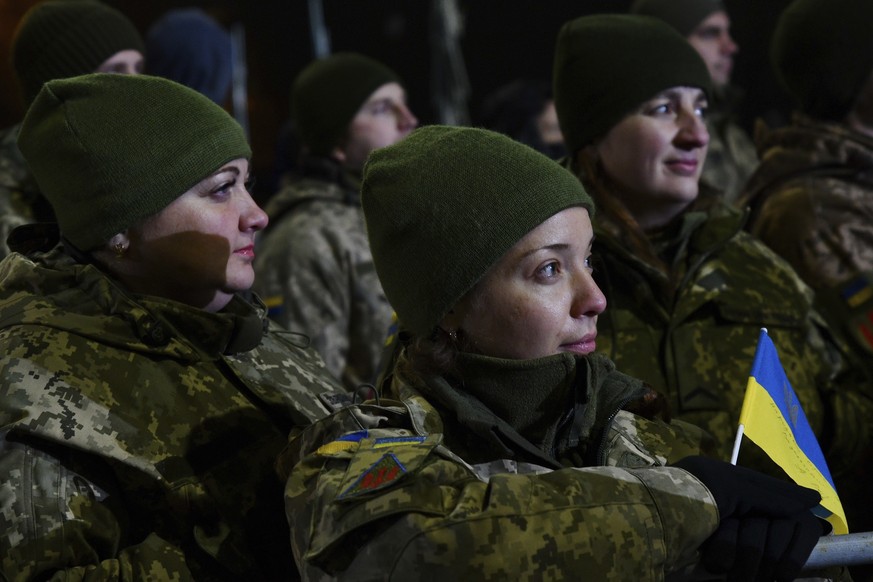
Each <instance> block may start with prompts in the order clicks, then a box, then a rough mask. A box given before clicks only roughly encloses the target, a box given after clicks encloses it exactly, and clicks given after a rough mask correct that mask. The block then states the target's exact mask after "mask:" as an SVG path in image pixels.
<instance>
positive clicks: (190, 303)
mask: <svg viewBox="0 0 873 582" xmlns="http://www.w3.org/2000/svg"><path fill="white" fill-rule="evenodd" d="M19 144H20V146H21V151H22V152H23V153H24V155H25V157H26V159H27V162H28V164H29V167H30V168H31V170H32V171H33V174H34V176H35V177H36V180H37V181H38V183H39V186H40V189H41V191H42V192H44V193H45V195H46V196H47V197H48V198H49V200H50V201H51V203H52V206H53V207H54V209H55V211H56V213H57V217H58V226H59V229H58V227H57V226H54V225H44V224H43V225H29V226H24V227H19V229H17V230H16V231H15V232H14V233H13V236H12V237H11V241H12V243H13V248H14V249H15V250H16V251H18V252H14V253H12V254H11V255H9V256H8V257H7V258H6V259H5V260H4V261H3V262H2V263H0V426H2V433H0V474H2V475H3V479H2V482H0V507H2V508H3V509H2V518H0V578H3V579H4V580H30V579H40V580H45V579H48V578H52V577H61V578H64V579H84V578H87V579H101V580H102V579H113V580H116V579H124V580H128V579H145V578H147V579H153V580H192V579H197V580H241V579H253V580H279V579H288V578H289V577H292V576H293V573H294V570H295V569H294V564H293V560H292V559H291V556H290V554H289V546H288V541H287V540H288V527H287V524H286V523H285V521H284V519H282V509H281V483H280V482H279V481H278V480H277V479H276V476H275V473H274V471H273V462H274V460H275V457H276V455H277V454H278V453H279V451H280V450H281V448H282V446H283V444H284V442H285V440H286V435H287V434H288V431H289V430H290V429H292V428H293V427H294V426H297V425H300V424H305V423H308V422H310V421H312V420H314V419H316V418H318V417H320V416H323V415H325V414H326V413H327V411H328V409H327V408H326V407H325V406H324V405H323V404H321V402H320V401H319V400H318V395H319V394H320V393H324V392H333V391H335V390H342V389H341V388H340V387H339V386H337V385H335V384H334V383H333V382H332V380H330V379H329V377H328V375H327V374H326V372H325V370H324V366H323V363H322V362H321V360H320V358H319V357H318V356H317V355H316V354H315V353H314V352H312V351H311V350H310V349H308V348H305V347H301V342H300V340H299V339H297V338H295V337H294V336H291V335H290V334H287V333H285V332H283V331H281V330H279V329H277V328H276V327H274V326H272V325H270V324H269V323H268V321H267V320H266V319H265V315H264V314H265V309H264V306H263V304H262V303H261V302H260V301H259V300H257V299H256V298H254V297H251V298H249V299H247V298H246V297H245V296H246V294H247V291H248V289H249V287H250V286H251V284H252V279H253V271H252V260H253V258H254V257H253V251H252V249H253V243H254V236H255V234H256V233H257V232H258V231H260V230H261V229H262V228H263V227H264V226H265V225H266V215H265V214H264V213H263V212H262V211H261V209H260V208H258V207H257V205H255V203H254V202H253V201H252V199H251V197H250V195H249V192H248V191H247V189H246V180H247V179H248V172H249V161H248V159H249V157H250V155H251V150H250V148H249V145H248V143H247V142H246V139H245V136H244V134H243V131H242V129H241V128H240V127H239V125H238V124H237V123H236V122H235V121H234V120H233V119H232V118H231V117H230V116H229V115H228V114H227V113H226V112H224V111H223V110H222V109H221V108H220V107H219V106H218V105H216V104H214V103H213V102H212V101H210V100H209V99H208V98H207V97H205V96H203V95H201V94H200V93H197V92H196V91H193V90H191V89H188V88H186V87H183V86H181V85H178V84H176V83H174V82H172V81H168V80H165V79H159V78H156V77H147V76H127V75H107V74H92V75H86V76H82V77H72V78H69V79H63V80H54V81H49V82H48V83H46V84H45V86H44V87H43V89H42V90H41V91H40V93H39V94H38V96H37V97H36V99H35V100H34V102H33V104H32V105H31V107H30V109H29V110H28V113H27V116H26V117H25V120H24V124H23V126H22V129H21V134H20V138H19ZM295 340H296V341H295Z"/></svg>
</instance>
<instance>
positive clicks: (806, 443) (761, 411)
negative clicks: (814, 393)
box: [731, 329, 849, 534]
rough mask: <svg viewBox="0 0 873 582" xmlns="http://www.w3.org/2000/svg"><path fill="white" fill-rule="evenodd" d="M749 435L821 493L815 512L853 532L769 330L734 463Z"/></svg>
mask: <svg viewBox="0 0 873 582" xmlns="http://www.w3.org/2000/svg"><path fill="white" fill-rule="evenodd" d="M743 434H745V435H746V436H748V437H749V438H750V439H752V441H753V442H754V443H755V444H757V445H758V446H759V447H760V448H761V449H762V450H763V451H764V452H765V453H767V455H768V456H769V457H770V458H771V459H772V460H773V461H774V462H775V463H776V464H777V465H779V466H780V467H782V469H783V470H784V471H785V472H786V473H787V474H788V476H789V477H791V478H792V479H794V482H795V483H797V484H798V485H802V486H804V487H809V488H811V489H815V490H817V491H818V492H819V493H820V494H821V504H820V506H819V507H818V508H817V509H816V510H815V513H816V514H817V515H818V516H819V517H822V518H823V519H826V520H827V521H828V522H830V523H831V525H833V528H834V533H835V534H845V533H849V528H848V525H847V523H846V515H845V513H844V512H843V505H842V503H840V498H839V496H838V495H837V490H836V487H835V486H834V481H833V479H832V478H831V473H830V470H829V469H828V466H827V463H826V462H825V458H824V455H823V454H822V452H821V447H820V446H819V444H818V440H816V438H815V434H814V433H813V432H812V427H810V426H809V421H808V420H807V419H806V414H804V412H803V408H801V406H800V401H799V400H798V399H797V395H796V394H795V393H794V389H793V388H792V387H791V383H790V382H789V381H788V377H787V376H786V375H785V369H784V368H783V367H782V363H781V362H780V361H779V354H778V353H777V352H776V346H774V345H773V341H772V340H771V339H770V336H769V335H767V330H766V329H762V330H761V335H760V337H759V338H758V347H757V349H756V351H755V361H754V363H753V364H752V372H751V375H750V377H749V383H748V385H747V386H746V395H745V398H744V399H743V407H742V410H741V411H740V426H739V430H737V438H736V441H735V442H734V450H733V455H732V456H731V463H733V464H736V462H737V455H738V453H739V448H740V441H741V440H742V438H743Z"/></svg>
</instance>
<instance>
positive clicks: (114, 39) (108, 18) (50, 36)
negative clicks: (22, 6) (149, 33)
mask: <svg viewBox="0 0 873 582" xmlns="http://www.w3.org/2000/svg"><path fill="white" fill-rule="evenodd" d="M123 50H136V51H139V52H140V53H143V54H145V48H144V45H143V41H142V37H141V36H140V34H139V31H137V29H136V27H135V26H134V25H133V23H132V22H131V21H130V20H128V18H127V17H126V16H125V15H124V14H122V13H121V12H119V11H118V10H116V9H114V8H110V7H109V6H106V5H105V4H102V3H100V2H96V1H94V0H50V1H49V2H43V3H41V4H37V5H36V6H34V7H33V8H31V9H30V10H29V11H28V12H27V13H26V14H25V15H24V18H23V19H22V21H21V23H20V24H19V25H18V28H17V29H16V31H15V35H14V38H13V40H12V64H13V66H14V67H15V74H16V76H17V77H18V82H19V84H20V85H21V89H22V91H23V93H24V99H25V102H26V103H28V104H30V102H31V101H33V100H34V98H35V97H36V94H37V93H39V90H40V88H41V87H42V85H43V83H45V82H46V81H51V80H52V79H64V78H66V77H75V76H77V75H85V74H87V73H93V72H94V71H96V70H97V67H99V66H100V65H102V64H103V62H104V61H106V59H108V58H109V57H111V56H112V55H114V54H115V53H117V52H120V51H123Z"/></svg>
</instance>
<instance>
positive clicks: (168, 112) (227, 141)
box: [18, 73, 251, 251]
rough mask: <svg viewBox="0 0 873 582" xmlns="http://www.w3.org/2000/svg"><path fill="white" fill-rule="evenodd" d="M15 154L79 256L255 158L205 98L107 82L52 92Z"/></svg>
mask: <svg viewBox="0 0 873 582" xmlns="http://www.w3.org/2000/svg"><path fill="white" fill-rule="evenodd" d="M18 146H19V148H20V149H21V152H22V154H24V158H25V159H26V160H27V164H28V166H29V167H30V170H31V171H32V172H33V176H34V178H36V182H37V185H38V186H39V188H40V190H41V191H42V193H43V194H44V195H45V197H46V198H47V199H48V201H49V202H50V203H51V205H52V207H53V209H54V211H55V215H56V216H57V219H58V224H59V226H60V229H61V233H62V234H63V235H64V236H65V237H66V238H67V239H68V240H69V241H70V242H72V243H73V244H74V245H75V246H76V247H78V248H79V249H80V250H83V251H88V250H91V249H93V248H95V247H97V246H99V245H101V244H103V243H105V242H106V241H108V240H109V239H110V238H111V237H112V236H114V235H115V234H117V233H119V232H122V231H123V230H125V229H127V228H128V227H131V226H134V225H136V224H138V223H140V222H141V221H142V220H143V219H145V218H148V217H149V216H152V215H153V214H156V213H157V212H159V211H160V210H162V209H163V208H165V207H166V206H167V205H169V204H170V203H171V202H173V201H174V200H175V199H176V198H178V197H179V196H181V195H182V194H184V193H185V192H186V191H188V190H190V189H191V187H193V186H194V185H195V184H197V183H198V182H200V181H201V180H203V179H204V178H206V177H207V176H209V175H210V174H212V173H213V172H214V171H215V170H217V169H219V168H220V167H221V166H222V165H223V164H224V163H226V162H228V161H230V160H234V159H237V158H248V157H250V156H251V149H250V148H249V145H248V142H247V141H246V136H245V134H244V132H243V130H242V128H241V127H240V126H239V124H238V123H237V122H236V121H234V119H233V118H232V117H231V116H230V115H228V113H227V112H226V111H224V110H223V109H222V108H221V107H219V106H218V105H216V104H215V103H213V102H212V101H211V100H210V99H209V98H208V97H206V96H204V95H202V94H200V93H198V92H197V91H194V90H193V89H189V88H187V87H184V86H182V85H180V84H178V83H175V82H173V81H170V80H167V79H162V78H158V77H151V76H147V75H113V74H107V73H95V74H90V75H84V76H81V77H71V78H69V79H57V80H54V81H49V82H48V83H46V84H45V85H44V86H43V88H42V90H41V91H40V92H39V94H38V95H37V97H36V99H35V100H34V102H33V104H32V105H31V106H30V109H29V110H28V111H27V115H26V116H25V117H24V122H23V124H22V127H21V133H20V134H19V136H18Z"/></svg>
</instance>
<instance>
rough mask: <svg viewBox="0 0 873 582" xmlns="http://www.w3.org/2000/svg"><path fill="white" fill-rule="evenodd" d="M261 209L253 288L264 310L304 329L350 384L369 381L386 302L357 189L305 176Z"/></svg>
mask: <svg viewBox="0 0 873 582" xmlns="http://www.w3.org/2000/svg"><path fill="white" fill-rule="evenodd" d="M343 179H344V180H346V181H348V180H350V178H349V177H348V176H345V177H344V178H343ZM292 205H293V206H294V207H293V209H291V210H288V207H289V206H292ZM266 210H267V213H268V214H269V215H270V218H271V221H273V224H271V226H270V227H269V229H268V231H267V233H266V235H265V236H264V237H263V238H262V239H261V240H260V242H259V244H258V248H257V253H256V254H257V258H256V260H255V271H256V273H257V276H256V278H255V287H254V288H255V291H256V292H257V293H258V294H259V295H260V296H261V297H263V298H264V300H265V301H266V303H267V306H268V307H269V309H270V312H269V315H270V317H271V318H272V319H274V320H275V321H277V322H279V323H280V324H281V325H282V326H284V327H287V328H288V329H290V330H292V331H299V332H302V333H305V334H306V335H308V336H310V337H311V338H312V346H313V347H314V348H315V349H316V350H317V351H318V352H319V353H320V354H321V356H322V358H323V359H324V361H325V363H326V365H327V368H328V370H330V372H331V373H332V374H334V376H336V377H337V378H340V379H341V380H342V383H343V384H344V385H345V386H346V387H347V388H348V389H349V390H353V389H354V388H356V387H357V386H359V385H360V384H362V383H373V382H374V381H375V380H376V374H377V371H378V366H379V360H380V358H381V355H382V349H383V345H384V342H385V339H386V337H387V335H388V328H389V326H390V325H391V314H392V309H391V306H390V305H389V303H388V300H387V298H386V297H385V294H384V292H383V291H382V285H381V283H379V278H378V276H377V275H376V269H375V267H374V265H373V257H372V255H371V254H370V245H369V242H368V241H367V235H366V232H365V229H364V215H363V211H362V209H361V206H360V196H359V194H358V192H357V191H356V190H353V189H350V187H349V186H348V185H346V183H345V182H342V183H339V182H332V181H327V180H322V179H315V178H304V179H303V180H300V181H298V182H294V183H292V184H290V185H289V186H286V187H285V188H284V189H283V190H281V191H280V192H279V193H277V194H276V195H275V197H274V198H273V199H271V200H270V202H269V203H268V204H267V207H266ZM276 217H279V218H278V219H276Z"/></svg>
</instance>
